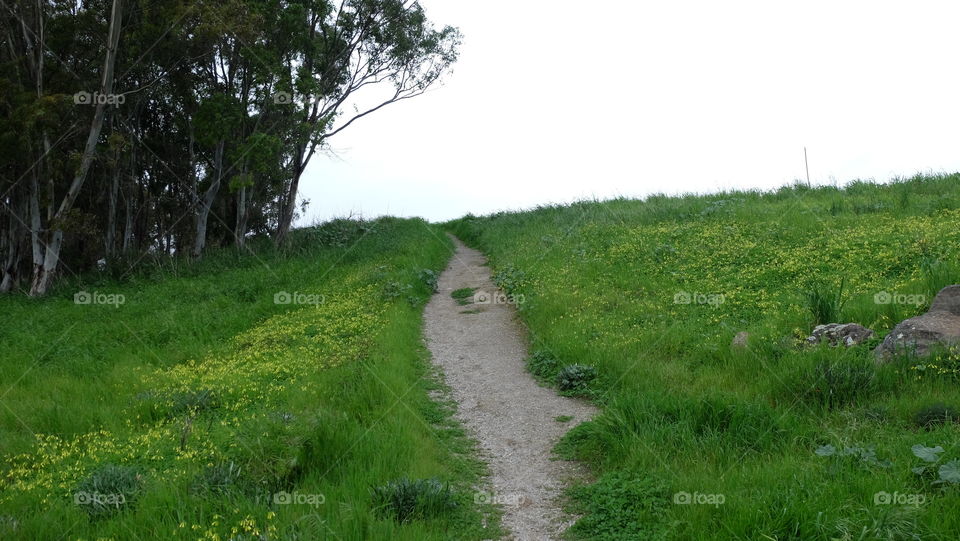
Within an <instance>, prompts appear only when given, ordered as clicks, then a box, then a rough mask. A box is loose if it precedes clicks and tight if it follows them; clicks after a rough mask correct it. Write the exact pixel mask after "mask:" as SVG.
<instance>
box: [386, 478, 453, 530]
mask: <svg viewBox="0 0 960 541" xmlns="http://www.w3.org/2000/svg"><path fill="white" fill-rule="evenodd" d="M373 501H374V504H375V505H376V506H377V510H378V513H380V514H381V515H383V516H386V517H390V518H392V519H394V520H396V521H397V522H401V523H402V522H408V521H411V520H416V519H426V518H432V517H436V516H440V515H443V514H446V513H449V512H450V511H451V510H453V509H455V508H456V507H457V501H456V499H455V498H454V495H453V491H451V490H450V487H449V485H446V484H444V483H441V482H440V481H439V480H438V479H407V478H405V477H404V478H401V479H398V480H396V481H390V482H389V483H387V484H386V485H383V486H379V487H376V488H374V489H373Z"/></svg>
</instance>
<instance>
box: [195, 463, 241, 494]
mask: <svg viewBox="0 0 960 541" xmlns="http://www.w3.org/2000/svg"><path fill="white" fill-rule="evenodd" d="M239 484H240V466H238V465H237V464H234V463H233V462H227V463H225V464H215V465H213V466H207V467H206V468H204V469H203V471H202V472H200V475H198V476H197V478H196V479H195V480H194V482H193V487H192V488H193V491H194V492H197V493H209V494H226V493H227V492H229V491H230V490H232V489H233V488H235V487H237V486H238V485H239Z"/></svg>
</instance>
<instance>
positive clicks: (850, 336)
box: [807, 323, 875, 347]
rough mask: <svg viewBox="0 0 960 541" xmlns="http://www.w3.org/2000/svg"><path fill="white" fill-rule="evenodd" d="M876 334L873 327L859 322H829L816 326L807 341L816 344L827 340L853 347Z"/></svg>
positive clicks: (833, 344)
mask: <svg viewBox="0 0 960 541" xmlns="http://www.w3.org/2000/svg"><path fill="white" fill-rule="evenodd" d="M874 334H875V333H874V332H873V330H872V329H868V328H866V327H864V326H863V325H860V324H857V323H827V324H826V325H817V326H816V327H814V329H813V333H812V334H811V335H810V336H808V337H807V343H809V344H811V345H816V344H820V343H822V342H827V343H829V344H830V345H831V346H839V345H844V346H846V347H851V346H855V345H857V344H860V343H862V342H864V341H865V340H869V339H870V338H872V337H873V336H874Z"/></svg>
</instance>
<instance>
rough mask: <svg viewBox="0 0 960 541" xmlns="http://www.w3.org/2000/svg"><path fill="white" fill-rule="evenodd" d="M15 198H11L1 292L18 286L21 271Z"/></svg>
mask: <svg viewBox="0 0 960 541" xmlns="http://www.w3.org/2000/svg"><path fill="white" fill-rule="evenodd" d="M13 201H14V198H10V203H11V204H10V205H9V206H8V207H7V208H8V211H9V213H10V214H9V220H8V222H7V226H8V227H7V230H6V239H5V240H6V242H5V243H0V246H3V244H6V249H7V257H6V259H5V260H4V262H3V278H2V279H0V293H8V292H10V291H13V289H14V288H15V287H17V282H18V281H19V271H20V236H19V233H20V219H19V218H18V217H17V216H16V212H17V209H16V208H14V207H13Z"/></svg>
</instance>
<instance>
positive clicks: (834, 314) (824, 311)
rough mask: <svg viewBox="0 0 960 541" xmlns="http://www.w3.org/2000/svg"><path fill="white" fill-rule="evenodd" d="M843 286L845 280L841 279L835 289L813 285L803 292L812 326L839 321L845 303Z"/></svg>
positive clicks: (822, 285)
mask: <svg viewBox="0 0 960 541" xmlns="http://www.w3.org/2000/svg"><path fill="white" fill-rule="evenodd" d="M845 285H846V278H841V279H840V285H839V287H837V288H836V289H834V288H833V287H832V286H830V285H824V284H815V285H813V286H812V287H811V288H810V289H808V290H807V291H805V292H804V300H805V301H806V303H807V309H808V310H809V311H810V315H811V316H813V324H814V325H825V324H827V323H837V322H839V321H840V313H841V312H842V311H843V306H844V305H845V304H846V302H847V301H846V299H845V298H844V296H843V289H844V286H845Z"/></svg>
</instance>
